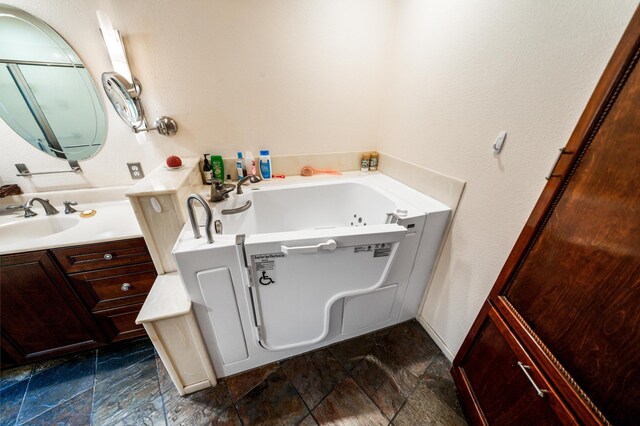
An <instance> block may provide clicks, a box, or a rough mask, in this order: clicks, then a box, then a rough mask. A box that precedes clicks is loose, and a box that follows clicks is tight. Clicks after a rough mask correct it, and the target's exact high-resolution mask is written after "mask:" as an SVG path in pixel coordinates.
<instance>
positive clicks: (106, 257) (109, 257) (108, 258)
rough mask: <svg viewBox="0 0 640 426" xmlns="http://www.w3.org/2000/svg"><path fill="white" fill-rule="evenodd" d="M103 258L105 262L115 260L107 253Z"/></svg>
mask: <svg viewBox="0 0 640 426" xmlns="http://www.w3.org/2000/svg"><path fill="white" fill-rule="evenodd" d="M102 257H104V260H111V259H113V255H112V254H111V253H107V254H105V255H104V256H102Z"/></svg>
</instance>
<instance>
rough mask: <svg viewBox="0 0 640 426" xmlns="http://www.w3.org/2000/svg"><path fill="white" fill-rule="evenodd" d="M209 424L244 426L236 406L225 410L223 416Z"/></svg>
mask: <svg viewBox="0 0 640 426" xmlns="http://www.w3.org/2000/svg"><path fill="white" fill-rule="evenodd" d="M208 424H210V425H224V426H242V422H241V421H240V417H239V416H238V412H237V411H236V409H235V407H234V406H231V407H229V408H227V409H226V410H224V411H223V412H222V414H220V415H219V416H218V417H216V418H215V419H213V420H212V421H211V422H209V423H208Z"/></svg>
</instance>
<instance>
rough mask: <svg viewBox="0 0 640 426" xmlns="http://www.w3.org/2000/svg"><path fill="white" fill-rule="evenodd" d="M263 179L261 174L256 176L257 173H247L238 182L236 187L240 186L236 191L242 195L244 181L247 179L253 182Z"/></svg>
mask: <svg viewBox="0 0 640 426" xmlns="http://www.w3.org/2000/svg"><path fill="white" fill-rule="evenodd" d="M261 180H262V178H261V177H260V176H256V175H246V176H245V177H243V178H242V179H240V180H239V181H238V183H237V184H236V188H238V190H237V191H236V194H238V195H240V194H242V185H244V183H245V182H246V181H249V182H251V183H258V182H260V181H261Z"/></svg>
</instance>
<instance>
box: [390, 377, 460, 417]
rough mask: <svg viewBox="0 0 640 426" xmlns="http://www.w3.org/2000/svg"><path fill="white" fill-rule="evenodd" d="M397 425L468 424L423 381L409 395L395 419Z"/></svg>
mask: <svg viewBox="0 0 640 426" xmlns="http://www.w3.org/2000/svg"><path fill="white" fill-rule="evenodd" d="M393 424H394V425H395V426H414V425H417V424H420V425H446V426H462V425H466V422H465V420H464V419H463V418H462V417H460V416H458V415H457V414H456V413H455V412H454V411H453V410H452V409H451V408H449V406H447V404H445V403H444V402H442V401H440V399H438V397H437V396H436V395H435V394H434V393H433V392H432V391H431V390H430V389H429V388H428V387H427V383H426V382H425V381H423V382H421V383H420V384H419V385H418V387H417V389H416V391H415V392H414V393H413V394H412V395H411V396H410V397H409V399H408V400H407V402H406V404H404V406H403V407H402V409H401V410H400V412H399V413H398V415H397V416H396V417H395V418H394V419H393Z"/></svg>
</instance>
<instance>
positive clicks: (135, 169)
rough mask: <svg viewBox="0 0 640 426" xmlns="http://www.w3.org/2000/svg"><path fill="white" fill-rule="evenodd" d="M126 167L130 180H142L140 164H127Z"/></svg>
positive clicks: (142, 173)
mask: <svg viewBox="0 0 640 426" xmlns="http://www.w3.org/2000/svg"><path fill="white" fill-rule="evenodd" d="M127 167H128V168H129V173H131V179H142V178H143V177H144V172H143V171H142V165H141V164H140V163H127Z"/></svg>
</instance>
